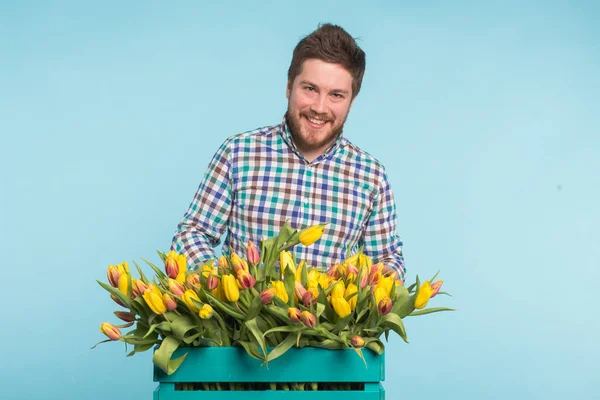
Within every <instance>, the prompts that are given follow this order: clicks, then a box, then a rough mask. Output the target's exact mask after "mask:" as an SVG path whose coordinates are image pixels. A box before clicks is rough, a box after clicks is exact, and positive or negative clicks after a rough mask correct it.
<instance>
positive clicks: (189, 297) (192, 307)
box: [181, 289, 200, 313]
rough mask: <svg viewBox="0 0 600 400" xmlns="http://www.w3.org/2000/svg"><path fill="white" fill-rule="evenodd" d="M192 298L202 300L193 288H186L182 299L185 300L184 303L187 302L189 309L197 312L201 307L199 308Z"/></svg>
mask: <svg viewBox="0 0 600 400" xmlns="http://www.w3.org/2000/svg"><path fill="white" fill-rule="evenodd" d="M192 299H194V300H196V301H197V302H200V298H199V297H198V294H196V292H195V291H193V290H191V289H188V290H186V291H185V293H183V295H182V296H181V300H183V301H184V303H185V304H187V306H188V307H189V309H190V310H192V312H195V313H197V312H198V311H200V309H199V308H198V306H196V304H194V302H193V301H192Z"/></svg>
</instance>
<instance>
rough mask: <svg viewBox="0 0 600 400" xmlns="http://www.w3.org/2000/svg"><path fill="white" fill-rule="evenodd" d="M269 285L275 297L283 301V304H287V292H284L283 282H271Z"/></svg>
mask: <svg viewBox="0 0 600 400" xmlns="http://www.w3.org/2000/svg"><path fill="white" fill-rule="evenodd" d="M271 285H272V286H273V288H274V289H275V295H276V296H277V297H279V298H280V299H281V300H283V302H284V303H287V302H288V300H289V297H288V294H287V291H286V290H285V284H284V283H283V281H272V282H271Z"/></svg>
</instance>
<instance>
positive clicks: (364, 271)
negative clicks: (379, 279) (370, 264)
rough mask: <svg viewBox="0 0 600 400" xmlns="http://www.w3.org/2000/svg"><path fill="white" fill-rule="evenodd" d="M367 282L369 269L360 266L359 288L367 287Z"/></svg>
mask: <svg viewBox="0 0 600 400" xmlns="http://www.w3.org/2000/svg"><path fill="white" fill-rule="evenodd" d="M368 283H369V269H368V268H367V267H366V266H365V267H362V268H361V270H360V282H359V285H360V288H361V289H364V288H365V287H367V284H368Z"/></svg>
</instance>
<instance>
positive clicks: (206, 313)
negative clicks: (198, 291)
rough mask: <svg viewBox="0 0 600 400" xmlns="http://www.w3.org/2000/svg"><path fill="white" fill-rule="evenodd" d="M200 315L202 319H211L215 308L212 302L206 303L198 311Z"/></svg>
mask: <svg viewBox="0 0 600 400" xmlns="http://www.w3.org/2000/svg"><path fill="white" fill-rule="evenodd" d="M198 315H200V318H202V319H209V318H210V317H212V315H213V308H212V307H211V306H210V304H204V305H203V306H202V308H201V309H200V311H199V312H198Z"/></svg>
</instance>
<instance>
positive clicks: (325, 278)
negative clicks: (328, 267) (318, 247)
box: [319, 272, 334, 289]
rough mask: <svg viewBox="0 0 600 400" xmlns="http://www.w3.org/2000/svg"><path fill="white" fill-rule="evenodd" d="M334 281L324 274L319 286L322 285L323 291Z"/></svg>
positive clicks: (321, 275)
mask: <svg viewBox="0 0 600 400" xmlns="http://www.w3.org/2000/svg"><path fill="white" fill-rule="evenodd" d="M333 280H334V278H333V277H331V276H329V275H327V274H326V273H324V272H323V273H321V274H320V275H319V285H321V287H322V288H323V289H327V288H328V287H329V286H330V285H331V283H332V282H333Z"/></svg>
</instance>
